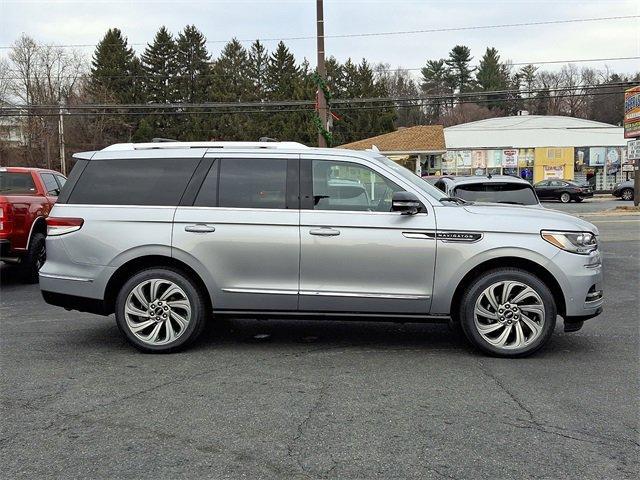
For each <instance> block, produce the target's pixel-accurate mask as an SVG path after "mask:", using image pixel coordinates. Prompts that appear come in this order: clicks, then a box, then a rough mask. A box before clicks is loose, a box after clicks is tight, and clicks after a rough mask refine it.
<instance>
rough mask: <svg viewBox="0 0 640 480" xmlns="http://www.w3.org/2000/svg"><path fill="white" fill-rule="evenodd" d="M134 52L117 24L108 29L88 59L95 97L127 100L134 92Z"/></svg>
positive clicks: (90, 82)
mask: <svg viewBox="0 0 640 480" xmlns="http://www.w3.org/2000/svg"><path fill="white" fill-rule="evenodd" d="M134 60H135V55H134V53H133V49H132V48H131V47H129V45H128V43H127V39H126V38H125V37H123V35H122V32H121V31H120V30H119V29H117V28H111V29H109V30H107V33H106V34H105V36H104V37H103V39H102V40H101V41H100V42H99V43H98V45H97V46H96V49H95V52H94V54H93V59H92V62H91V73H90V79H89V91H90V93H91V94H92V95H93V96H94V97H97V98H98V99H103V100H105V99H108V100H115V101H116V102H118V103H129V102H131V101H133V100H134V99H133V97H134V96H135V95H134V93H133V91H134V88H133V80H134V79H133V78H132V75H133V73H134V72H133V70H134V66H135V64H134Z"/></svg>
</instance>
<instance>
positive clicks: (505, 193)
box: [454, 183, 538, 205]
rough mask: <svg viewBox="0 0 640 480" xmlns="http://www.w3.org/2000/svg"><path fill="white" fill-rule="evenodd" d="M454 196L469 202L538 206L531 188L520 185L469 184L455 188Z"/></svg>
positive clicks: (536, 198)
mask: <svg viewBox="0 0 640 480" xmlns="http://www.w3.org/2000/svg"><path fill="white" fill-rule="evenodd" d="M454 195H455V196H456V197H460V198H463V199H464V200H468V201H470V202H490V203H511V204H514V205H537V204H538V197H537V196H536V194H535V192H534V190H533V188H531V186H530V185H525V184H522V183H470V184H468V185H459V186H457V187H456V188H455V190H454Z"/></svg>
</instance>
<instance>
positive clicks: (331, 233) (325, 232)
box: [309, 227, 340, 237]
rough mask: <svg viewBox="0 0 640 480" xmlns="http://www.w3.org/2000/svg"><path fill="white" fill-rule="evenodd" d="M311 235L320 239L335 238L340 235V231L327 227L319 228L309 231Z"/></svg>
mask: <svg viewBox="0 0 640 480" xmlns="http://www.w3.org/2000/svg"><path fill="white" fill-rule="evenodd" d="M309 233H310V234H311V235H318V236H320V237H335V236H336V235H340V230H336V229H335V228H329V227H321V228H312V229H311V230H309Z"/></svg>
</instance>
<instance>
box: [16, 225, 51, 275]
mask: <svg viewBox="0 0 640 480" xmlns="http://www.w3.org/2000/svg"><path fill="white" fill-rule="evenodd" d="M46 259H47V250H46V243H45V235H44V234H43V233H34V234H33V236H32V237H31V240H30V241H29V248H28V250H27V254H26V255H25V257H24V258H23V259H22V263H21V264H20V268H21V270H22V278H23V279H24V281H25V282H26V283H37V282H38V272H39V271H40V268H41V267H42V265H44V262H45V261H46Z"/></svg>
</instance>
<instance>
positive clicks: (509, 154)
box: [502, 150, 518, 168]
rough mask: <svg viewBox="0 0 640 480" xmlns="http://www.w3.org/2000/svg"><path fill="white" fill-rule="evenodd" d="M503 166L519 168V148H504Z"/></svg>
mask: <svg viewBox="0 0 640 480" xmlns="http://www.w3.org/2000/svg"><path fill="white" fill-rule="evenodd" d="M502 166H503V167H505V168H517V167H518V150H503V151H502Z"/></svg>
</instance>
